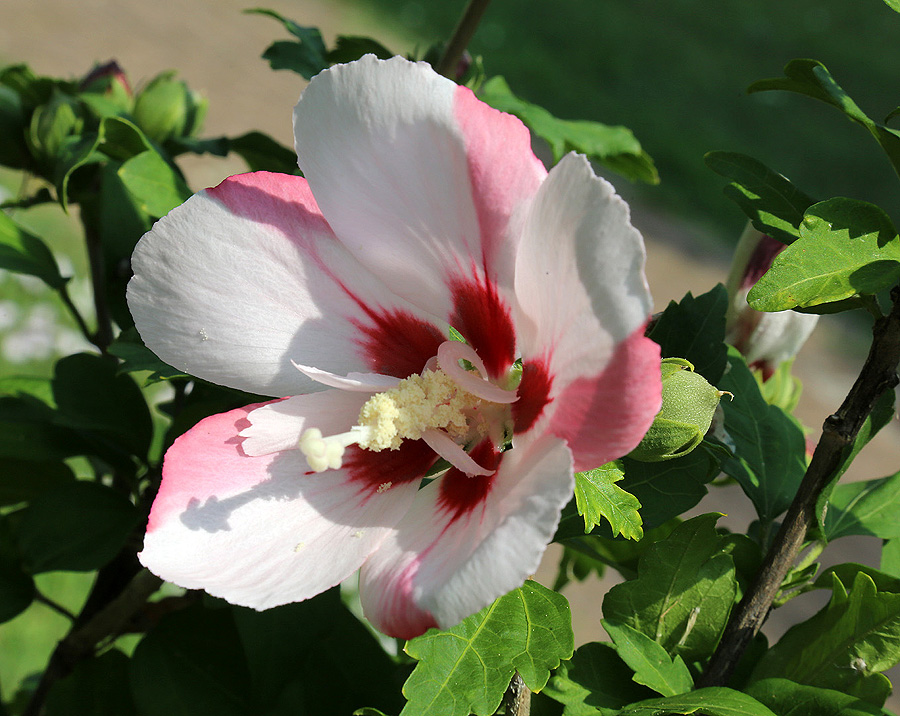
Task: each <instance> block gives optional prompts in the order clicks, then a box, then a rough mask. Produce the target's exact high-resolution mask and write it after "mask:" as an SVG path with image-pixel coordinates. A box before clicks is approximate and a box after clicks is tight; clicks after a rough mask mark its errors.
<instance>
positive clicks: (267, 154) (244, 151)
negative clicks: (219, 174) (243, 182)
mask: <svg viewBox="0 0 900 716" xmlns="http://www.w3.org/2000/svg"><path fill="white" fill-rule="evenodd" d="M228 143H229V147H230V149H231V151H233V152H236V153H237V154H239V155H240V156H241V158H242V159H243V160H244V161H245V162H247V167H248V168H249V169H250V171H251V172H280V173H282V174H299V172H300V169H299V168H298V167H297V155H296V154H295V153H294V151H293V150H292V149H288V148H287V147H285V146H283V145H281V144H279V143H278V142H276V141H275V140H274V139H272V138H271V137H270V136H269V135H267V134H263V133H262V132H247V133H246V134H242V135H241V136H240V137H234V138H233V139H230V140H228Z"/></svg>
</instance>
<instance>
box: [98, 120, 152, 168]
mask: <svg viewBox="0 0 900 716" xmlns="http://www.w3.org/2000/svg"><path fill="white" fill-rule="evenodd" d="M97 148H98V149H99V150H100V151H102V152H103V153H104V154H106V155H107V156H108V157H110V158H112V159H116V160H118V161H125V160H126V159H131V157H134V156H137V155H138V154H141V153H142V152H145V151H147V150H148V149H152V148H153V145H152V144H151V143H150V140H149V139H147V137H146V136H145V135H144V133H143V132H142V131H141V130H140V128H139V127H138V126H137V125H136V124H135V123H134V122H130V121H129V120H127V119H125V118H123V117H104V118H103V120H102V121H101V122H100V144H99V145H98V147H97Z"/></svg>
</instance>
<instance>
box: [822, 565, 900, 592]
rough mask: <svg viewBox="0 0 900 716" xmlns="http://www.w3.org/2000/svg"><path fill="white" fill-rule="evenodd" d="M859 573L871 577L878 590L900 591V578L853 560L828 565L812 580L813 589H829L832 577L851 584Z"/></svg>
mask: <svg viewBox="0 0 900 716" xmlns="http://www.w3.org/2000/svg"><path fill="white" fill-rule="evenodd" d="M860 573H861V574H864V575H866V576H867V577H868V578H869V579H871V580H872V582H874V584H875V588H876V589H877V590H878V591H879V592H893V593H894V594H897V593H900V578H898V577H895V576H893V575H891V574H887V573H886V572H882V571H880V570H878V569H875V568H874V567H870V566H869V565H867V564H856V563H855V562H844V563H843V564H836V565H834V566H833V567H829V568H828V569H826V570H825V571H824V572H822V574H820V575H819V576H818V577H816V581H815V582H813V585H812V586H813V587H814V588H815V589H831V588H832V586H833V584H834V577H837V578H838V579H839V580H840V582H841V584H853V582H854V581H856V575H857V574H860Z"/></svg>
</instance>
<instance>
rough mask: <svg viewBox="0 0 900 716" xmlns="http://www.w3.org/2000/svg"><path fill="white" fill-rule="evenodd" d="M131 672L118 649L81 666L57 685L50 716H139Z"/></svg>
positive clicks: (48, 709) (49, 702)
mask: <svg viewBox="0 0 900 716" xmlns="http://www.w3.org/2000/svg"><path fill="white" fill-rule="evenodd" d="M128 671H129V659H128V657H127V656H125V654H123V653H122V652H121V651H119V650H118V649H110V650H109V651H107V652H104V653H103V654H101V655H100V656H98V657H95V658H93V659H86V660H84V661H81V662H79V663H78V664H77V665H76V666H75V669H74V671H73V672H72V673H71V674H69V675H68V676H66V677H65V678H64V679H61V680H59V681H57V682H56V683H54V684H53V688H52V689H51V690H50V693H49V694H48V696H47V706H46V712H45V713H46V716H137V713H138V712H137V709H136V708H135V706H134V701H133V700H132V698H131V687H130V685H129V683H128Z"/></svg>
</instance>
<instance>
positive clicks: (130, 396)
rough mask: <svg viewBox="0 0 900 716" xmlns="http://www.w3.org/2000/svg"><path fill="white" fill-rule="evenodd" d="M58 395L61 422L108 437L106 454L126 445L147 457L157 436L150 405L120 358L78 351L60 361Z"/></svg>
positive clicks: (56, 376) (55, 386) (56, 379)
mask: <svg viewBox="0 0 900 716" xmlns="http://www.w3.org/2000/svg"><path fill="white" fill-rule="evenodd" d="M53 395H54V397H55V398H56V403H57V405H58V406H59V413H58V416H57V418H56V422H57V423H58V424H60V425H63V426H65V427H70V428H74V429H76V430H79V431H82V432H83V431H91V432H92V433H94V434H95V435H92V436H90V437H92V438H94V439H95V440H100V441H101V442H102V444H101V449H102V450H103V451H104V454H107V453H111V454H114V455H115V454H121V452H122V449H123V448H124V449H126V450H128V451H129V452H130V453H131V454H132V455H135V456H136V457H138V458H142V459H145V458H146V456H147V451H148V449H149V448H150V441H151V439H152V437H153V421H152V418H151V416H150V409H149V408H148V407H147V402H146V401H145V400H144V396H143V394H142V393H141V390H140V388H138V387H137V385H136V384H135V382H134V381H133V380H132V379H131V377H130V376H127V375H117V374H116V364H115V363H114V362H113V361H111V360H109V359H106V358H102V357H101V356H97V355H92V354H88V353H78V354H75V355H71V356H67V357H65V358H63V359H61V360H59V361H58V362H57V363H56V367H55V370H54V377H53Z"/></svg>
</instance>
